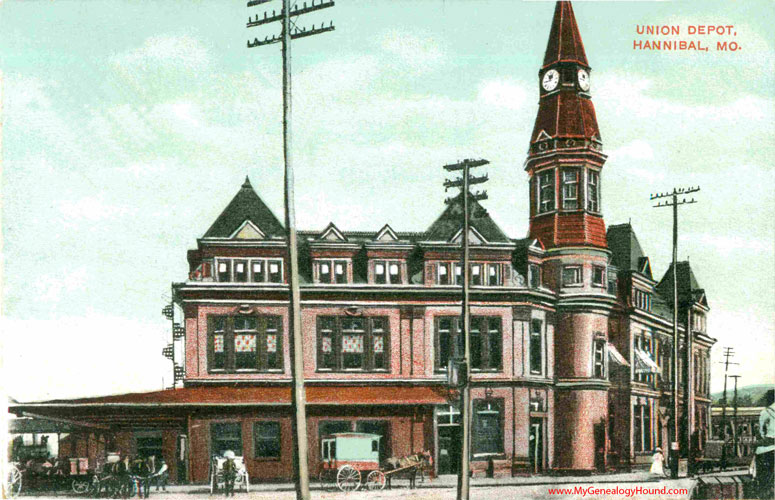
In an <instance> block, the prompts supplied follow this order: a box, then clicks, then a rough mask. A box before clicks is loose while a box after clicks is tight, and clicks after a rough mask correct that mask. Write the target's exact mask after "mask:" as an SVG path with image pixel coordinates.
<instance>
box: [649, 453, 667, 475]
mask: <svg viewBox="0 0 775 500" xmlns="http://www.w3.org/2000/svg"><path fill="white" fill-rule="evenodd" d="M649 472H650V473H651V474H656V475H657V476H664V475H665V455H664V454H663V453H662V448H657V449H656V450H654V455H652V457H651V470H649Z"/></svg>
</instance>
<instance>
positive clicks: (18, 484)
mask: <svg viewBox="0 0 775 500" xmlns="http://www.w3.org/2000/svg"><path fill="white" fill-rule="evenodd" d="M21 491H22V473H21V471H20V470H19V469H17V468H16V467H15V466H13V465H12V466H10V467H9V468H8V476H7V477H6V478H5V494H6V496H7V497H8V498H13V497H15V496H18V495H19V493H21Z"/></svg>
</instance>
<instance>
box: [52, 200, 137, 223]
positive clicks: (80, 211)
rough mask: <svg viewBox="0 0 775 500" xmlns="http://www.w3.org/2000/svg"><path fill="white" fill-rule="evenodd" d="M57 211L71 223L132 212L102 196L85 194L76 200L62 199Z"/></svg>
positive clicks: (97, 219)
mask: <svg viewBox="0 0 775 500" xmlns="http://www.w3.org/2000/svg"><path fill="white" fill-rule="evenodd" d="M59 211H60V212H61V213H62V215H64V217H65V220H66V221H67V222H68V223H71V224H78V223H80V222H82V221H86V222H96V221H100V220H105V219H112V218H114V217H116V216H120V215H124V214H128V213H133V212H134V210H133V209H130V208H129V207H126V206H119V205H114V204H111V203H107V202H106V201H105V200H104V199H103V197H102V196H86V197H84V198H79V199H77V200H65V201H62V202H60V203H59Z"/></svg>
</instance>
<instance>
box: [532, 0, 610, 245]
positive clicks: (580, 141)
mask: <svg viewBox="0 0 775 500" xmlns="http://www.w3.org/2000/svg"><path fill="white" fill-rule="evenodd" d="M590 71H591V68H590V67H589V63H588V62H587V56H586V54H585V53H584V44H583V43H582V41H581V35H580V34H579V29H578V25H577V24H576V18H575V16H574V15H573V7H572V6H571V3H570V2H557V5H556V7H555V10H554V19H553V21H552V28H551V31H550V33H549V42H548V44H547V46H546V54H545V55H544V63H543V66H541V69H540V70H539V71H538V85H539V92H540V101H539V107H538V115H537V116H536V121H535V126H534V127H533V133H532V135H531V137H530V150H529V152H528V157H527V160H526V162H525V170H526V171H527V172H528V174H529V175H530V237H531V238H537V239H538V240H540V241H541V243H542V244H543V245H544V247H545V248H556V247H567V246H581V247H595V248H606V246H607V245H606V239H605V224H604V223H603V216H602V213H601V199H600V179H601V169H602V167H603V164H604V163H605V160H606V155H604V154H603V152H602V149H603V144H602V142H601V139H600V131H599V129H598V126H597V119H596V117H595V107H594V105H593V104H592V100H591V95H590V91H591V82H590Z"/></svg>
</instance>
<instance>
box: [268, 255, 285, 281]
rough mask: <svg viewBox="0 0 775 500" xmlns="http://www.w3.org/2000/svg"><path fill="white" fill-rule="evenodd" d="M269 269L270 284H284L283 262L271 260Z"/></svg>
mask: <svg viewBox="0 0 775 500" xmlns="http://www.w3.org/2000/svg"><path fill="white" fill-rule="evenodd" d="M267 266H268V268H269V282H270V283H282V282H283V261H281V260H270V261H268V262H267Z"/></svg>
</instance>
